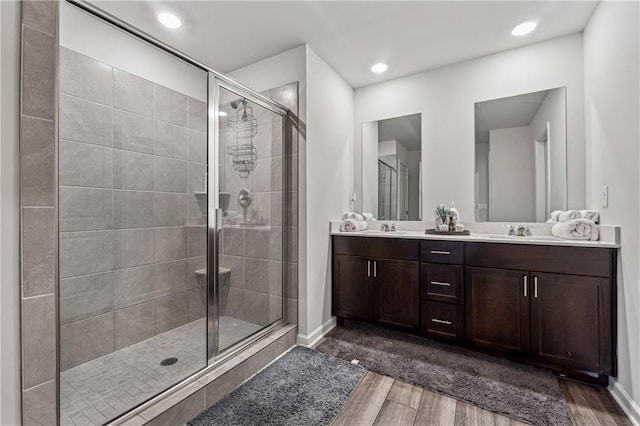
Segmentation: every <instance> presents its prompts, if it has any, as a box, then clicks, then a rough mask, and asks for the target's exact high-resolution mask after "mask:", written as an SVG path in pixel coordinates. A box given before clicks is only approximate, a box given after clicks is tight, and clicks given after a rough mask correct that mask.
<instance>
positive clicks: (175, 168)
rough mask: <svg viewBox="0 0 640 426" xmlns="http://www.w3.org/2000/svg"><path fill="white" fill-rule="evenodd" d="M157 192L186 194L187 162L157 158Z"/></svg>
mask: <svg viewBox="0 0 640 426" xmlns="http://www.w3.org/2000/svg"><path fill="white" fill-rule="evenodd" d="M156 191H165V192H183V193H186V192H187V162H186V161H181V160H172V159H170V158H162V157H156ZM186 201H187V200H186V199H185V200H184V202H185V207H186Z"/></svg>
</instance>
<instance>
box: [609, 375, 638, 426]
mask: <svg viewBox="0 0 640 426" xmlns="http://www.w3.org/2000/svg"><path fill="white" fill-rule="evenodd" d="M609 393H610V394H611V396H612V397H613V399H615V401H616V402H617V403H618V405H619V406H620V408H622V411H624V413H625V414H626V415H627V417H629V419H630V420H631V423H633V424H634V426H640V407H639V406H638V404H636V402H635V401H634V400H633V399H631V397H630V396H629V394H628V393H627V391H626V390H624V388H623V387H622V386H620V383H619V382H616V383H614V384H613V386H612V387H611V388H610V389H609Z"/></svg>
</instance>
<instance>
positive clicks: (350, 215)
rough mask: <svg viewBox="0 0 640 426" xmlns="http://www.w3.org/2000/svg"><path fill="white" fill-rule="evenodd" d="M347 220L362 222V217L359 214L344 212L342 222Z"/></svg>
mask: <svg viewBox="0 0 640 426" xmlns="http://www.w3.org/2000/svg"><path fill="white" fill-rule="evenodd" d="M347 219H355V220H364V217H362V215H361V214H360V213H356V212H345V213H344V214H343V215H342V220H347Z"/></svg>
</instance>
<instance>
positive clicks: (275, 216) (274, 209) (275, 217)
mask: <svg viewBox="0 0 640 426" xmlns="http://www.w3.org/2000/svg"><path fill="white" fill-rule="evenodd" d="M282 194H283V193H282V192H270V193H269V195H270V196H271V203H270V204H269V208H270V209H271V214H270V215H269V225H273V226H282V212H283V200H282Z"/></svg>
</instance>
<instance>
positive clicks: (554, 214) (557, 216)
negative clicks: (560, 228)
mask: <svg viewBox="0 0 640 426" xmlns="http://www.w3.org/2000/svg"><path fill="white" fill-rule="evenodd" d="M563 212H564V210H554V211H552V212H551V220H552V221H554V222H560V215H561V214H562V213H563Z"/></svg>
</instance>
